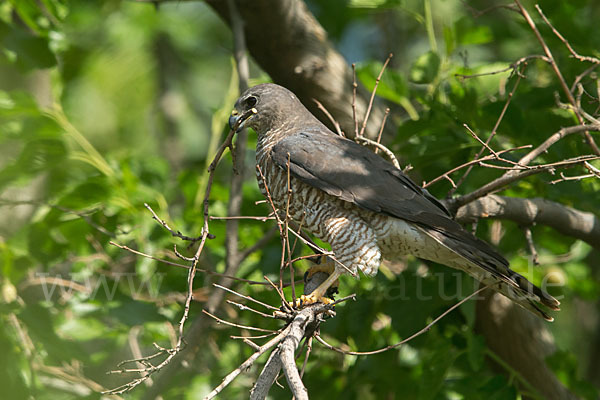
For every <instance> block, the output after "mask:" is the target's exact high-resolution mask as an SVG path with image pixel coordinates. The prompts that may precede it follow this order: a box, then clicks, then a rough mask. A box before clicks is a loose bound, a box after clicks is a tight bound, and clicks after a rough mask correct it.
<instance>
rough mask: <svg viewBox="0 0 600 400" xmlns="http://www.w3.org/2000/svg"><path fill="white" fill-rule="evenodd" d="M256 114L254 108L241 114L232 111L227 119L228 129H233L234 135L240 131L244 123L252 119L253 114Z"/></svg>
mask: <svg viewBox="0 0 600 400" xmlns="http://www.w3.org/2000/svg"><path fill="white" fill-rule="evenodd" d="M256 113H258V111H256V108H252V109H250V110H248V111H246V112H244V113H243V114H240V113H239V112H238V111H237V110H233V111H232V112H231V116H230V117H229V128H231V129H235V131H236V133H237V132H239V131H241V130H242V128H243V127H244V125H245V124H246V121H247V120H249V119H250V118H252V116H253V115H254V114H256Z"/></svg>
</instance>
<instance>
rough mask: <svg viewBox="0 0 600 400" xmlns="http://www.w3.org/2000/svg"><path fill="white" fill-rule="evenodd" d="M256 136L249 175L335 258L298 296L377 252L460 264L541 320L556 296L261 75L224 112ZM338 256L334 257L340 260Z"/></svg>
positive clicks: (374, 259)
mask: <svg viewBox="0 0 600 400" xmlns="http://www.w3.org/2000/svg"><path fill="white" fill-rule="evenodd" d="M240 118H242V119H243V121H239V123H240V125H239V126H240V127H241V126H246V127H250V128H252V129H253V130H254V131H255V132H256V133H257V135H258V137H257V145H256V162H257V165H258V166H259V167H260V170H261V171H262V174H263V175H264V182H263V179H262V178H261V175H260V174H259V173H258V172H257V178H258V181H259V182H258V183H259V187H260V189H261V191H262V192H263V194H265V195H266V190H265V184H266V187H267V188H268V190H269V192H270V195H271V198H272V200H273V203H274V205H275V207H276V208H277V209H278V210H280V211H285V210H286V208H287V203H288V200H287V199H288V169H289V185H290V189H291V197H290V200H289V216H290V217H291V218H292V219H293V220H295V221H296V222H297V223H299V224H300V223H301V225H302V227H303V228H304V229H306V230H307V231H309V232H311V233H312V234H314V235H315V236H317V237H318V238H319V239H321V240H323V241H325V242H327V243H329V245H330V246H331V250H332V252H333V254H334V256H335V259H336V260H337V262H336V263H335V267H334V268H332V272H331V275H330V276H329V278H327V279H326V280H325V282H323V284H321V285H320V286H319V287H318V288H317V289H316V290H315V291H313V292H312V293H311V294H310V295H309V297H308V298H307V299H306V300H309V301H319V300H322V299H324V295H325V294H326V292H327V289H328V288H329V287H330V286H331V285H332V284H333V283H334V282H335V281H336V280H337V278H338V277H339V276H340V275H341V274H343V273H344V272H346V269H349V270H350V271H352V272H353V273H356V271H357V270H360V271H362V272H363V273H364V274H365V275H367V276H373V275H375V274H376V273H377V269H378V268H379V265H380V263H381V260H382V258H385V259H388V260H393V259H397V258H398V257H400V256H402V255H407V254H412V255H414V256H416V257H419V258H422V259H426V260H430V261H434V262H437V263H440V264H444V265H447V266H449V267H452V268H456V269H459V270H462V271H465V272H467V273H468V274H470V275H471V276H473V277H474V278H476V279H477V280H479V281H481V282H482V283H483V284H485V285H490V287H491V288H493V289H494V290H496V291H498V292H500V293H502V294H503V295H505V296H507V297H508V298H510V299H512V300H513V301H515V302H516V303H518V304H519V305H521V306H522V307H524V308H525V309H527V310H529V311H531V312H533V313H534V314H536V315H539V316H541V317H543V318H545V319H546V320H549V321H551V320H552V317H550V316H549V315H548V314H547V313H546V312H544V311H543V310H542V309H541V308H540V307H539V304H540V303H541V304H543V305H544V306H546V307H548V308H550V309H552V310H558V309H559V304H560V303H559V302H558V301H557V300H556V299H555V298H554V297H552V296H550V295H549V294H547V293H546V292H544V291H543V290H542V289H540V288H538V287H537V286H534V285H533V284H532V283H530V282H529V281H528V280H527V279H526V278H525V277H523V276H522V275H520V274H518V273H516V272H514V271H512V270H511V269H510V268H509V267H508V261H507V260H506V259H505V258H504V257H502V256H501V255H500V254H499V253H498V252H497V251H496V250H494V249H493V248H492V247H491V246H490V245H489V244H487V243H486V242H484V241H483V240H480V239H478V238H477V237H475V236H474V235H473V234H471V233H470V232H468V231H466V230H465V229H463V227H462V226H461V225H460V224H458V223H457V222H456V221H454V220H453V219H452V216H451V215H450V214H449V212H448V211H447V210H446V209H445V207H444V206H443V205H442V204H441V203H440V202H439V201H438V200H436V199H435V198H434V197H433V196H432V195H430V194H429V193H428V192H427V191H426V190H424V189H422V188H421V187H420V186H418V185H417V184H415V183H414V182H413V181H412V180H411V179H410V178H409V177H408V176H406V175H405V174H404V173H403V172H402V171H401V170H399V169H397V168H396V167H395V166H394V165H392V164H391V163H389V162H387V161H386V160H384V159H383V158H381V157H380V156H378V155H376V154H375V153H374V152H372V151H370V150H369V149H367V148H365V147H363V146H361V145H359V144H357V143H355V142H353V141H351V140H348V139H345V138H343V137H341V136H339V135H336V134H335V133H333V132H332V131H330V130H329V129H328V128H327V127H326V126H325V125H323V124H322V123H321V122H320V121H319V120H318V119H317V118H316V117H315V116H313V115H312V114H311V113H310V112H309V111H308V110H307V109H306V108H305V107H304V106H303V105H302V103H301V102H300V101H299V100H298V98H297V97H296V96H295V95H294V94H293V93H292V92H291V91H289V90H287V89H285V88H284V87H281V86H279V85H276V84H271V83H266V84H262V85H257V86H254V87H252V88H249V89H248V90H246V91H245V92H244V93H243V94H242V95H241V96H240V98H239V99H238V100H237V102H236V103H235V109H234V111H233V112H232V116H231V118H230V120H229V123H230V125H231V126H232V127H233V126H234V124H235V123H236V122H238V120H239V119H240ZM340 264H341V265H340Z"/></svg>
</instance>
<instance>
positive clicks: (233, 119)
mask: <svg viewBox="0 0 600 400" xmlns="http://www.w3.org/2000/svg"><path fill="white" fill-rule="evenodd" d="M239 119H240V114H239V113H238V112H237V110H233V111H232V112H231V116H230V117H229V128H230V129H233V128H234V127H235V124H236V123H237V122H238V120H239ZM242 125H244V121H242V123H241V124H240V126H238V128H237V129H236V132H238V131H240V130H241V129H242Z"/></svg>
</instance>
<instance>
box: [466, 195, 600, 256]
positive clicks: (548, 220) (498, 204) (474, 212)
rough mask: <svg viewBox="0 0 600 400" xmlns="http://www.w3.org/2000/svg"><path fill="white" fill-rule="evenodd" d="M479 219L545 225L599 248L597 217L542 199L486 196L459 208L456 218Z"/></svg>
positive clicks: (599, 229) (598, 222)
mask: <svg viewBox="0 0 600 400" xmlns="http://www.w3.org/2000/svg"><path fill="white" fill-rule="evenodd" d="M479 218H498V219H506V220H510V221H514V222H516V223H518V224H519V225H522V226H531V225H535V224H541V225H546V226H549V227H551V228H553V229H555V230H556V231H558V232H560V233H562V234H564V235H566V236H571V237H574V238H577V239H580V240H583V241H584V242H587V243H588V244H590V245H591V246H594V247H597V248H598V247H600V219H599V218H598V217H596V216H595V215H594V214H592V213H589V212H583V211H579V210H576V209H574V208H571V207H567V206H564V205H562V204H559V203H555V202H553V201H550V200H546V199H542V198H533V199H523V198H517V197H505V196H497V195H488V196H486V197H482V198H480V199H477V200H475V201H473V202H471V203H469V204H467V205H465V206H463V207H461V208H460V209H459V210H458V213H457V214H456V219H457V220H458V221H460V222H463V223H467V222H474V221H476V220H477V219H479Z"/></svg>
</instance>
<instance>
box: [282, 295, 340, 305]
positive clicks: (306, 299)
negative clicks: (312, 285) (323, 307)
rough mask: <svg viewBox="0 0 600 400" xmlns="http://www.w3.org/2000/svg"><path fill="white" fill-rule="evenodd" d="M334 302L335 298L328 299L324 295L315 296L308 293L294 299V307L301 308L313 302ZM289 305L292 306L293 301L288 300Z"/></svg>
mask: <svg viewBox="0 0 600 400" xmlns="http://www.w3.org/2000/svg"><path fill="white" fill-rule="evenodd" d="M333 302H335V300H333V299H330V298H329V297H325V296H320V297H319V296H315V295H313V294H312V293H311V294H309V295H304V294H303V295H302V296H300V298H299V299H296V308H303V307H306V306H310V305H311V304H315V303H323V304H331V303H333ZM289 304H290V306H291V307H294V302H293V301H290V302H289Z"/></svg>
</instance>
